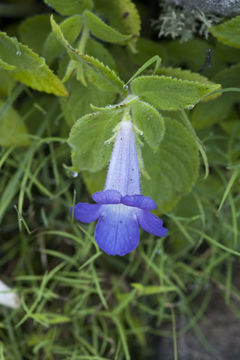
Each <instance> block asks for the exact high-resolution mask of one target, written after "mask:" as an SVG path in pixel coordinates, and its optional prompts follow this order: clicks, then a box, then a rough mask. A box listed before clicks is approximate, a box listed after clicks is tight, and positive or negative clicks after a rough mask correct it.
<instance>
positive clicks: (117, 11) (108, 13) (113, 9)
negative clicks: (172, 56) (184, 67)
mask: <svg viewBox="0 0 240 360" xmlns="http://www.w3.org/2000/svg"><path fill="white" fill-rule="evenodd" d="M94 4H95V7H96V12H97V13H99V14H100V15H101V16H102V17H103V18H104V19H106V20H107V23H108V24H109V25H110V26H112V27H114V28H115V29H117V30H119V31H120V32H121V33H123V34H131V35H133V38H132V44H133V46H134V45H135V43H136V40H137V39H138V37H139V35H140V29H141V20H140V17H139V13H138V11H137V9H136V6H135V4H134V3H133V2H132V1H131V0H121V1H119V0H111V1H105V0H95V1H94ZM154 55H155V54H154Z"/></svg>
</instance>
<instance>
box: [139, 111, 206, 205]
mask: <svg viewBox="0 0 240 360" xmlns="http://www.w3.org/2000/svg"><path fill="white" fill-rule="evenodd" d="M164 120H165V126H166V131H165V135H164V138H163V141H162V142H161V144H160V146H159V149H158V151H157V152H155V153H153V151H152V150H151V149H150V148H149V147H148V146H147V145H145V146H144V148H143V149H142V154H143V160H144V167H145V170H146V171H147V173H148V175H149V176H150V179H147V178H146V177H142V192H143V194H144V195H147V196H150V197H151V198H152V199H154V200H155V201H156V203H157V205H158V208H159V209H160V210H161V211H165V212H167V211H169V210H170V209H171V208H172V207H173V206H174V205H175V204H176V203H177V202H178V200H179V199H180V198H181V196H183V195H184V194H186V193H188V192H189V191H191V189H192V186H193V185H194V183H195V182H196V180H197V177H198V168H199V156H198V147H197V144H196V140H195V138H194V136H193V135H192V134H190V133H189V131H188V130H187V129H186V128H185V127H184V126H183V125H182V124H181V123H179V122H178V121H176V120H173V119H168V118H165V119H164Z"/></svg>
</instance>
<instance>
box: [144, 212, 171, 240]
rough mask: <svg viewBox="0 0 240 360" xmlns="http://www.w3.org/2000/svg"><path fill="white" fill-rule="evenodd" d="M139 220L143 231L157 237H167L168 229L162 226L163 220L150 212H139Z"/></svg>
mask: <svg viewBox="0 0 240 360" xmlns="http://www.w3.org/2000/svg"><path fill="white" fill-rule="evenodd" d="M137 218H138V223H139V225H140V226H141V227H142V228H143V230H145V231H147V232H148V233H150V234H153V235H155V236H165V235H166V234H167V232H168V231H167V229H166V228H164V227H163V226H162V225H163V222H162V220H161V219H159V218H158V217H157V216H155V215H154V214H152V213H151V212H149V211H146V210H140V211H138V215H137Z"/></svg>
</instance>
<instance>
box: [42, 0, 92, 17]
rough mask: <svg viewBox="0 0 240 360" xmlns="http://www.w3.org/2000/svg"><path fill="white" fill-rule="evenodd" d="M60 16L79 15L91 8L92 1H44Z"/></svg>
mask: <svg viewBox="0 0 240 360" xmlns="http://www.w3.org/2000/svg"><path fill="white" fill-rule="evenodd" d="M44 2H45V3H46V4H47V5H49V6H51V7H53V8H54V9H55V10H56V11H57V12H59V14H61V15H76V14H81V13H82V12H83V11H84V10H86V9H89V10H91V9H92V8H93V1H92V0H44Z"/></svg>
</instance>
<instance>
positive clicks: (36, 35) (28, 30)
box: [18, 14, 51, 54]
mask: <svg viewBox="0 0 240 360" xmlns="http://www.w3.org/2000/svg"><path fill="white" fill-rule="evenodd" d="M18 31H19V36H20V40H21V42H23V43H24V44H25V45H27V46H29V47H30V48H31V49H32V50H34V51H35V52H37V53H38V54H41V52H42V47H43V44H44V41H45V40H46V38H47V36H48V35H49V33H50V31H51V25H50V15H49V14H47V15H35V16H31V17H29V18H27V19H26V20H24V21H23V22H22V23H21V24H20V26H19V30H18Z"/></svg>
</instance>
